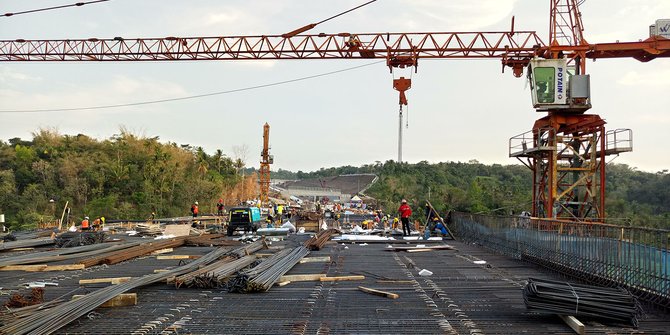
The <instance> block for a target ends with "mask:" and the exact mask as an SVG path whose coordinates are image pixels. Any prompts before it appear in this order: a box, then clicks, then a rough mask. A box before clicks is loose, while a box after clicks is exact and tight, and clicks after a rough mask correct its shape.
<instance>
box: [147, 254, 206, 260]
mask: <svg viewBox="0 0 670 335" xmlns="http://www.w3.org/2000/svg"><path fill="white" fill-rule="evenodd" d="M197 258H200V255H158V256H156V259H163V260H165V259H197Z"/></svg>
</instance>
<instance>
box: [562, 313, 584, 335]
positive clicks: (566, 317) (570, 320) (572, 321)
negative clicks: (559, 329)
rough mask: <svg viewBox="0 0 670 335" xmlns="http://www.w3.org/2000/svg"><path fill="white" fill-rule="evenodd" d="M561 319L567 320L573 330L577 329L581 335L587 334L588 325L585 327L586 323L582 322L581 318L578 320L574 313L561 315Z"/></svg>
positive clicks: (566, 322) (576, 331)
mask: <svg viewBox="0 0 670 335" xmlns="http://www.w3.org/2000/svg"><path fill="white" fill-rule="evenodd" d="M559 317H560V318H561V320H563V322H565V324H567V325H568V326H569V327H570V328H572V330H574V331H575V333H577V334H579V335H584V334H586V327H584V324H583V323H581V322H580V321H579V320H577V318H576V317H574V316H572V315H559Z"/></svg>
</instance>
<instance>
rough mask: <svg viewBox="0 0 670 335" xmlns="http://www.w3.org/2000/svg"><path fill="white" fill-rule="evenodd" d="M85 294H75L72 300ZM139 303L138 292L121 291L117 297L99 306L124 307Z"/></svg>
mask: <svg viewBox="0 0 670 335" xmlns="http://www.w3.org/2000/svg"><path fill="white" fill-rule="evenodd" d="M83 296H84V295H83V294H75V295H73V296H72V300H75V299H78V298H81V297H83ZM134 305H137V293H121V294H119V295H117V296H116V297H114V298H112V299H109V300H107V301H106V302H105V303H104V304H102V305H100V306H98V307H123V306H134Z"/></svg>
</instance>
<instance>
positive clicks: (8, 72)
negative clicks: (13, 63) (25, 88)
mask: <svg viewBox="0 0 670 335" xmlns="http://www.w3.org/2000/svg"><path fill="white" fill-rule="evenodd" d="M41 80H42V78H41V77H38V76H31V75H28V74H26V73H22V72H18V71H15V70H14V69H12V68H10V67H7V66H2V67H0V83H3V84H4V85H3V86H5V85H6V86H14V84H15V83H16V82H17V81H20V82H26V81H33V82H37V81H41Z"/></svg>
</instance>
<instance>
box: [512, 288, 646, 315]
mask: <svg viewBox="0 0 670 335" xmlns="http://www.w3.org/2000/svg"><path fill="white" fill-rule="evenodd" d="M523 298H524V302H525V303H526V307H527V308H528V309H530V310H533V311H536V312H543V313H551V314H559V315H572V316H575V317H584V318H592V319H601V320H611V321H616V322H624V323H629V324H632V325H634V326H636V325H637V322H638V316H639V315H640V307H639V304H638V303H637V300H636V299H635V298H634V297H633V296H632V295H631V294H630V292H628V291H626V290H625V289H623V288H604V287H598V286H590V285H581V284H572V283H568V282H558V281H552V280H544V279H535V278H529V279H528V283H527V284H526V286H524V288H523Z"/></svg>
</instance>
